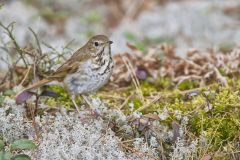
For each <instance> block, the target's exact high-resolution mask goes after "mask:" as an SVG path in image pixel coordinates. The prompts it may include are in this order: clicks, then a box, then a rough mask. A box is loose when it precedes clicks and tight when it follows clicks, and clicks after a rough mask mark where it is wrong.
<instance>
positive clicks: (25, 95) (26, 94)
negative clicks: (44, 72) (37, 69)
mask: <svg viewBox="0 0 240 160" xmlns="http://www.w3.org/2000/svg"><path fill="white" fill-rule="evenodd" d="M51 81H52V80H50V79H43V80H41V81H38V82H36V83H33V84H32V85H30V86H29V87H27V88H25V89H24V90H22V91H21V92H20V93H18V94H17V95H16V103H17V104H21V103H23V102H25V101H26V100H27V99H28V98H30V97H31V96H32V95H33V94H30V92H28V91H30V90H32V89H36V88H39V87H41V86H43V85H44V84H46V83H48V82H51Z"/></svg>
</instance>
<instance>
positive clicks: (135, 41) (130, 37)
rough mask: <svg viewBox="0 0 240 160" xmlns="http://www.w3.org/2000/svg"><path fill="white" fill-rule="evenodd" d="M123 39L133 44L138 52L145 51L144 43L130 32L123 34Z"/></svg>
mask: <svg viewBox="0 0 240 160" xmlns="http://www.w3.org/2000/svg"><path fill="white" fill-rule="evenodd" d="M125 37H126V39H127V40H128V41H130V42H131V43H133V44H134V45H135V46H136V47H137V48H138V49H139V50H140V51H143V52H145V51H146V50H147V46H146V43H144V41H141V40H140V39H139V38H138V37H136V36H135V35H134V34H132V33H130V32H126V33H125Z"/></svg>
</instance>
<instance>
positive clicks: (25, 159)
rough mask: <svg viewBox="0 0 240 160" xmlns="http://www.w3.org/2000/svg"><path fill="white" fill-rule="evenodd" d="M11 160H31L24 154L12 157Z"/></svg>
mask: <svg viewBox="0 0 240 160" xmlns="http://www.w3.org/2000/svg"><path fill="white" fill-rule="evenodd" d="M12 160H31V157H29V156H28V155H26V154H19V155H16V156H15V157H13V158H12Z"/></svg>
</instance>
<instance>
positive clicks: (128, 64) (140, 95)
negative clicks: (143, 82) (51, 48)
mask: <svg viewBox="0 0 240 160" xmlns="http://www.w3.org/2000/svg"><path fill="white" fill-rule="evenodd" d="M122 60H123V62H124V64H125V65H126V67H127V69H128V72H130V75H131V78H132V81H133V84H134V86H135V88H136V91H137V94H138V96H139V97H140V100H141V101H142V102H144V97H143V93H142V90H141V87H140V83H139V81H138V78H137V76H136V73H135V70H134V68H133V66H132V64H131V62H130V61H129V59H128V58H126V57H122Z"/></svg>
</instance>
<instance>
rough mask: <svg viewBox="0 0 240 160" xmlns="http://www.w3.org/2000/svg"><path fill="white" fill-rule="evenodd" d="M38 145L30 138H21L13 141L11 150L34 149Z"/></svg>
mask: <svg viewBox="0 0 240 160" xmlns="http://www.w3.org/2000/svg"><path fill="white" fill-rule="evenodd" d="M36 148H37V146H36V145H35V144H34V143H33V142H32V141H31V140H28V139H19V140H16V141H14V142H13V144H12V145H11V150H18V149H20V150H33V149H36Z"/></svg>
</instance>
